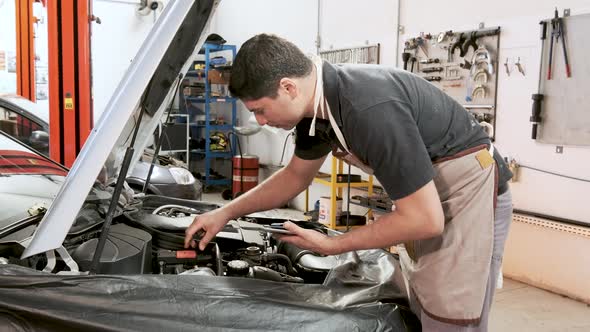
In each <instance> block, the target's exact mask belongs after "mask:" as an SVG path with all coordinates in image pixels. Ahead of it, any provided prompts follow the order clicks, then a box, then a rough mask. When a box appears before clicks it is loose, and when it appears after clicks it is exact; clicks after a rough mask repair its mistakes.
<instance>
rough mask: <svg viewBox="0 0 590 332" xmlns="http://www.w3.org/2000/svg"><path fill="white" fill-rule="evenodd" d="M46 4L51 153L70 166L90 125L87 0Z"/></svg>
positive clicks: (91, 123)
mask: <svg viewBox="0 0 590 332" xmlns="http://www.w3.org/2000/svg"><path fill="white" fill-rule="evenodd" d="M47 4H48V6H49V8H48V24H49V53H50V55H49V64H50V65H49V67H50V74H49V77H50V85H49V87H50V119H51V120H50V124H51V132H52V134H51V140H52V141H51V148H52V150H51V156H52V158H53V159H55V160H57V161H59V162H60V163H62V164H64V165H66V166H68V167H70V166H71V165H72V164H73V163H74V160H75V159H76V156H77V155H78V153H79V152H80V150H81V148H82V145H83V144H84V142H85V141H86V138H87V137H88V135H89V134H90V131H91V129H92V125H93V118H92V95H91V72H90V20H89V17H90V15H89V12H90V0H81V1H74V0H55V1H49V2H48V3H47ZM56 133H57V134H56Z"/></svg>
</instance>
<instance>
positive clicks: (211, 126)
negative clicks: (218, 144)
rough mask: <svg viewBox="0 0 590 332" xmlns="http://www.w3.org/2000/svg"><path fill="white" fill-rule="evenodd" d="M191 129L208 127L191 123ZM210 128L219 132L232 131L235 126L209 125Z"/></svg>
mask: <svg viewBox="0 0 590 332" xmlns="http://www.w3.org/2000/svg"><path fill="white" fill-rule="evenodd" d="M190 126H191V127H197V128H205V127H207V125H206V124H197V123H191V124H190ZM209 128H211V129H217V130H232V129H233V128H234V126H232V125H230V124H225V125H212V124H210V125H209Z"/></svg>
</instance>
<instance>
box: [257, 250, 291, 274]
mask: <svg viewBox="0 0 590 332" xmlns="http://www.w3.org/2000/svg"><path fill="white" fill-rule="evenodd" d="M260 259H261V260H262V262H264V263H266V262H270V261H281V262H282V263H283V265H284V266H285V267H286V268H287V272H289V274H290V275H297V271H295V269H294V268H293V264H291V260H290V259H289V257H287V256H286V255H283V254H269V253H266V254H263V255H261V256H260Z"/></svg>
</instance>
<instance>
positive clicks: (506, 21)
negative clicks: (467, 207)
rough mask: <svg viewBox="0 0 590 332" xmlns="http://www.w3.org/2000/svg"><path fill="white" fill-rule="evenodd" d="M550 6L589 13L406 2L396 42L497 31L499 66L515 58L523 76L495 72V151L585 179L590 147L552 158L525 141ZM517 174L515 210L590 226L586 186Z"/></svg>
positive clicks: (589, 5)
mask: <svg viewBox="0 0 590 332" xmlns="http://www.w3.org/2000/svg"><path fill="white" fill-rule="evenodd" d="M555 6H557V7H558V9H559V11H560V13H562V12H563V9H564V8H570V9H571V11H572V15H576V14H582V13H589V12H590V2H589V1H587V0H557V1H555V0H553V1H549V0H524V1H508V0H499V1H495V2H493V5H491V3H486V4H485V5H482V6H475V5H474V2H473V1H468V0H454V1H444V2H442V1H427V0H412V1H409V0H406V1H402V5H401V12H400V14H401V18H400V24H401V25H403V26H405V32H406V33H405V35H402V36H401V37H400V42H403V41H405V40H406V39H407V38H410V37H412V36H415V35H417V34H419V33H420V32H422V31H423V32H430V33H438V32H441V31H446V30H449V29H452V30H455V31H460V30H470V29H475V28H477V27H478V24H479V23H480V22H485V25H486V26H500V27H501V28H502V35H501V44H500V47H501V50H500V59H501V61H500V63H501V64H503V63H504V61H505V59H506V57H509V58H511V59H514V60H515V59H516V58H517V57H520V58H521V63H524V66H525V70H526V71H525V73H526V76H524V77H523V76H522V75H520V74H518V73H517V72H516V71H515V72H514V73H513V74H512V75H511V76H510V77H508V76H507V75H506V72H505V71H504V67H501V68H500V71H499V72H500V76H499V81H498V100H497V106H498V108H497V123H496V130H497V134H496V138H497V141H496V146H497V147H498V148H499V150H500V151H501V152H502V154H503V155H504V156H509V157H513V158H515V159H516V160H517V161H518V162H519V163H522V164H526V165H529V166H533V167H536V168H540V169H545V170H550V171H553V172H557V173H562V174H567V175H570V176H574V177H581V178H585V179H590V167H589V166H588V165H590V148H587V147H573V146H566V147H564V151H563V154H556V153H555V146H554V145H546V144H540V143H536V142H535V141H533V140H532V139H531V138H530V135H531V134H530V133H531V124H530V122H529V117H530V116H531V106H532V101H531V94H533V93H536V91H537V82H538V78H539V61H540V59H539V55H540V51H541V48H540V47H541V44H540V40H539V24H538V23H539V21H540V20H541V19H547V18H550V17H552V16H553V10H554V8H555ZM575 42H576V41H570V43H575ZM577 42H579V41H577ZM573 70H574V71H575V68H574V69H573ZM564 112H567V110H564ZM519 175H520V177H519V181H518V182H517V183H514V184H512V190H513V195H514V205H515V208H518V209H524V210H530V211H535V212H539V213H545V214H550V215H555V216H559V217H563V218H570V219H574V220H580V221H585V222H588V223H590V204H588V192H590V183H584V182H579V181H574V180H568V179H564V178H559V177H556V176H552V175H546V174H543V173H538V172H536V171H532V170H528V169H521V170H520V174H519Z"/></svg>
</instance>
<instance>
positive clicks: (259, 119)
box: [254, 114, 268, 126]
mask: <svg viewBox="0 0 590 332" xmlns="http://www.w3.org/2000/svg"><path fill="white" fill-rule="evenodd" d="M254 117H255V118H256V122H258V124H259V125H261V126H264V125H265V124H267V123H268V121H267V120H266V119H265V118H264V117H263V116H262V115H259V114H256V115H254Z"/></svg>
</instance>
